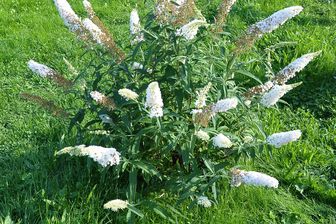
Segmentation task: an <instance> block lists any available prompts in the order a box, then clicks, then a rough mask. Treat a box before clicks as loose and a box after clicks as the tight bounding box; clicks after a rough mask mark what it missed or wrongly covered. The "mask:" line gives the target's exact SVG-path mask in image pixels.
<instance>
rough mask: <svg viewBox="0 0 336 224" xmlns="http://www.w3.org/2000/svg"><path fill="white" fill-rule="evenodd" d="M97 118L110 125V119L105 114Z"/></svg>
mask: <svg viewBox="0 0 336 224" xmlns="http://www.w3.org/2000/svg"><path fill="white" fill-rule="evenodd" d="M99 118H100V119H101V120H102V122H103V123H105V124H112V118H111V117H110V116H108V115H107V114H101V115H99Z"/></svg>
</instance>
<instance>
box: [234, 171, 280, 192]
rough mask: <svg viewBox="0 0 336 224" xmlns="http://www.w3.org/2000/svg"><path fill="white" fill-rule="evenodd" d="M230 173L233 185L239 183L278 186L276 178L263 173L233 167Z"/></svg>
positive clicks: (236, 185) (238, 184)
mask: <svg viewBox="0 0 336 224" xmlns="http://www.w3.org/2000/svg"><path fill="white" fill-rule="evenodd" d="M232 173H233V176H232V181H231V185H232V186H234V187H239V186H240V185H241V184H246V185H253V186H263V187H271V188H278V186H279V181H278V180H277V179H275V178H274V177H271V176H269V175H267V174H264V173H260V172H255V171H245V170H239V169H234V171H233V172H232Z"/></svg>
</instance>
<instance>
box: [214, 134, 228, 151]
mask: <svg viewBox="0 0 336 224" xmlns="http://www.w3.org/2000/svg"><path fill="white" fill-rule="evenodd" d="M212 140H213V145H214V146H215V147H218V148H226V149H227V148H231V147H232V146H233V144H232V142H231V140H230V139H229V138H228V137H226V136H225V135H223V134H218V135H216V137H214V138H213V139H212Z"/></svg>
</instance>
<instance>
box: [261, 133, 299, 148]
mask: <svg viewBox="0 0 336 224" xmlns="http://www.w3.org/2000/svg"><path fill="white" fill-rule="evenodd" d="M301 135H302V132H301V131H300V130H294V131H287V132H280V133H275V134H272V135H270V136H268V137H267V140H266V141H267V143H268V144H269V145H272V146H274V147H276V148H280V147H281V146H283V145H285V144H287V143H289V142H293V141H297V140H298V139H299V138H300V137H301Z"/></svg>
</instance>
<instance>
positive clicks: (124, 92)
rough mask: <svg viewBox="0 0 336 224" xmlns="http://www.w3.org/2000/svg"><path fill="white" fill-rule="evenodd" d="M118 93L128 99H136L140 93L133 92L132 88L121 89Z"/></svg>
mask: <svg viewBox="0 0 336 224" xmlns="http://www.w3.org/2000/svg"><path fill="white" fill-rule="evenodd" d="M118 93H119V95H120V96H122V97H123V98H125V99H126V100H136V99H137V98H138V97H139V95H138V94H137V93H135V92H133V91H132V90H130V89H126V88H125V89H119V90H118Z"/></svg>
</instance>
